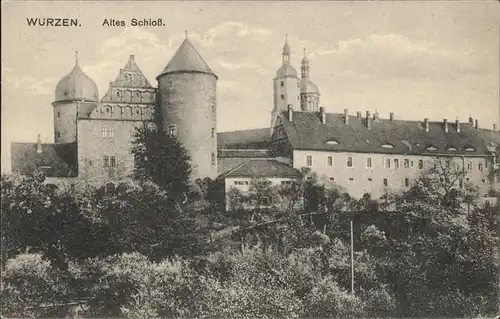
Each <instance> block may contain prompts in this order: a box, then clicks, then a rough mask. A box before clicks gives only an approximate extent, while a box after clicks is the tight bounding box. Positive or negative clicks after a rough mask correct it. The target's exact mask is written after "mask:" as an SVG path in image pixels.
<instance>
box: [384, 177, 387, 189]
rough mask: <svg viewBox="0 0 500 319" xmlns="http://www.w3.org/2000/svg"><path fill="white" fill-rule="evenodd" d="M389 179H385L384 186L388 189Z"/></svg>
mask: <svg viewBox="0 0 500 319" xmlns="http://www.w3.org/2000/svg"><path fill="white" fill-rule="evenodd" d="M387 185H388V184H387V178H384V186H385V187H387Z"/></svg>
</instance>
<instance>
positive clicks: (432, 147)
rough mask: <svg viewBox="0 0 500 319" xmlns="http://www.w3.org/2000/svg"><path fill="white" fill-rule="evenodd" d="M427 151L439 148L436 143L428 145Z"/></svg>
mask: <svg viewBox="0 0 500 319" xmlns="http://www.w3.org/2000/svg"><path fill="white" fill-rule="evenodd" d="M426 150H427V151H437V148H436V147H435V146H434V145H430V146H427V148H426Z"/></svg>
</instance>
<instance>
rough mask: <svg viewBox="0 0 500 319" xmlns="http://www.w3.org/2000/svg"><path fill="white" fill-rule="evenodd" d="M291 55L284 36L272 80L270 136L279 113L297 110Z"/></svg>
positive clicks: (297, 78)
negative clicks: (278, 66) (272, 95)
mask: <svg viewBox="0 0 500 319" xmlns="http://www.w3.org/2000/svg"><path fill="white" fill-rule="evenodd" d="M291 55H292V54H291V50H290V46H289V45H288V37H287V36H286V37H285V44H284V45H283V50H282V52H281V56H282V61H281V62H282V64H281V67H280V68H279V69H278V71H276V77H275V78H274V80H273V86H274V107H273V110H272V111H271V134H272V132H273V129H274V125H275V122H276V118H277V116H278V115H279V113H281V112H283V111H285V110H287V109H288V107H291V108H292V109H295V110H297V109H298V106H299V105H300V98H299V94H300V91H299V77H298V76H297V71H296V70H295V68H294V67H293V66H292V63H291V61H290V58H291Z"/></svg>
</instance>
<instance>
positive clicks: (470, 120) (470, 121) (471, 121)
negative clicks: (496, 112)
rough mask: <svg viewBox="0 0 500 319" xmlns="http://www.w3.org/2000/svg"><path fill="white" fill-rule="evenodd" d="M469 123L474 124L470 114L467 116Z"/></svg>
mask: <svg viewBox="0 0 500 319" xmlns="http://www.w3.org/2000/svg"><path fill="white" fill-rule="evenodd" d="M469 123H470V124H474V119H473V118H472V116H469Z"/></svg>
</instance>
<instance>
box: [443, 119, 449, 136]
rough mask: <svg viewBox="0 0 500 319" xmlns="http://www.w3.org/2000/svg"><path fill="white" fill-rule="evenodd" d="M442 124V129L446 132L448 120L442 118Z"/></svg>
mask: <svg viewBox="0 0 500 319" xmlns="http://www.w3.org/2000/svg"><path fill="white" fill-rule="evenodd" d="M443 124H444V131H445V133H448V120H447V119H444V120H443Z"/></svg>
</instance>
